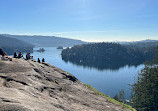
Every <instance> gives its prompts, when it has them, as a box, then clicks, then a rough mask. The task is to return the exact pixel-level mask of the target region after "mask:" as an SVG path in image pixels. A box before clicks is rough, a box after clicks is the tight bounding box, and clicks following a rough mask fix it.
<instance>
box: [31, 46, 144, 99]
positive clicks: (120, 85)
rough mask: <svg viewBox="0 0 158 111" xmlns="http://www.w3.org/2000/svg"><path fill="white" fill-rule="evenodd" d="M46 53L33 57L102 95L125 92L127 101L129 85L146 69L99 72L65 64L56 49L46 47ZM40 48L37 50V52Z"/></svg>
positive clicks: (126, 68)
mask: <svg viewBox="0 0 158 111" xmlns="http://www.w3.org/2000/svg"><path fill="white" fill-rule="evenodd" d="M44 48H45V50H46V51H45V52H44V53H40V52H34V53H33V54H32V55H33V56H34V59H36V60H37V58H40V59H42V58H43V57H44V58H45V61H46V62H48V63H50V64H52V65H54V66H56V67H58V68H61V69H63V70H65V71H67V72H69V73H71V74H73V75H74V76H75V77H77V78H78V79H79V80H80V81H82V82H83V83H86V84H90V85H91V86H93V87H94V88H96V89H97V90H99V91H100V92H102V93H105V94H107V95H109V96H111V97H113V96H115V95H116V94H117V93H118V92H119V90H124V91H125V94H126V99H129V97H130V94H131V87H130V86H129V84H133V83H134V79H135V78H136V77H137V73H138V72H140V70H141V69H142V68H143V67H144V65H143V64H142V65H139V66H137V67H136V66H128V65H126V66H123V67H120V68H119V69H118V70H112V69H106V70H98V69H95V68H88V67H83V66H77V65H74V64H72V63H69V62H67V63H66V62H64V61H63V60H62V59H61V56H60V54H61V50H58V49H56V48H55V47H44ZM37 49H39V48H35V50H37Z"/></svg>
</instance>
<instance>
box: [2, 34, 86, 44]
mask: <svg viewBox="0 0 158 111" xmlns="http://www.w3.org/2000/svg"><path fill="white" fill-rule="evenodd" d="M2 35H3V36H6V37H11V38H16V39H18V40H22V41H25V42H28V43H30V44H33V45H35V46H37V47H42V46H43V47H44V46H46V47H58V46H63V47H65V46H73V45H79V44H84V42H83V41H81V40H75V39H67V38H61V37H55V36H41V35H33V36H30V35H9V34H2Z"/></svg>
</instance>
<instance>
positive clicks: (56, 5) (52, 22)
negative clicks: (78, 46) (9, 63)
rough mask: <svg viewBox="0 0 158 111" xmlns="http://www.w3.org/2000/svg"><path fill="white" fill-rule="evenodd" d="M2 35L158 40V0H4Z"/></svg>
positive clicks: (0, 12)
mask: <svg viewBox="0 0 158 111" xmlns="http://www.w3.org/2000/svg"><path fill="white" fill-rule="evenodd" d="M0 33H8V34H30V35H55V36H60V37H66V38H73V39H80V40H85V41H116V40H118V41H135V40H143V39H158V0H0Z"/></svg>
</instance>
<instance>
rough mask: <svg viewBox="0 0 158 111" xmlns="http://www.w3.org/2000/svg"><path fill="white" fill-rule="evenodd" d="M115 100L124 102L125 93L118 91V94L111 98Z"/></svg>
mask: <svg viewBox="0 0 158 111" xmlns="http://www.w3.org/2000/svg"><path fill="white" fill-rule="evenodd" d="M113 98H114V99H115V100H117V101H119V102H123V103H124V102H125V92H124V90H120V91H119V93H118V94H116V95H115V96H114V97H113Z"/></svg>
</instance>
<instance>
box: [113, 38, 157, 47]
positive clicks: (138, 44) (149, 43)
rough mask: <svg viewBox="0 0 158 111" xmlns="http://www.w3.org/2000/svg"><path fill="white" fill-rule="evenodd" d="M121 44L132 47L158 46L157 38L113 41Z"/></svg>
mask: <svg viewBox="0 0 158 111" xmlns="http://www.w3.org/2000/svg"><path fill="white" fill-rule="evenodd" d="M115 43H119V44H122V45H127V46H132V47H155V46H158V40H150V39H147V40H141V41H132V42H115Z"/></svg>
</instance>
